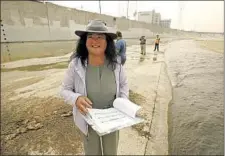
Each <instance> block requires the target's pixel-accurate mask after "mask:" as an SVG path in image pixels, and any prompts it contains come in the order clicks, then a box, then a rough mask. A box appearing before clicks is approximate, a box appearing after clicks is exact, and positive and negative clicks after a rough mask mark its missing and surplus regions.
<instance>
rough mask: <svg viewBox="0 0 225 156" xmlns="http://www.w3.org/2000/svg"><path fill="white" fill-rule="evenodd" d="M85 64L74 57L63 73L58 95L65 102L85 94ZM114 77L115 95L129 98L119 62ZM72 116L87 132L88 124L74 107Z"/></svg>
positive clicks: (74, 100) (124, 76) (70, 101)
mask: <svg viewBox="0 0 225 156" xmlns="http://www.w3.org/2000/svg"><path fill="white" fill-rule="evenodd" d="M86 67H87V62H86V66H85V67H83V66H82V64H81V60H80V59H78V58H74V59H73V60H72V61H71V62H70V64H69V66H68V69H67V71H66V73H65V77H64V80H63V83H62V88H61V90H60V96H61V97H62V98H63V99H64V100H65V102H66V103H69V104H71V105H73V104H75V102H76V100H77V98H78V97H79V96H81V95H83V96H87V91H86V84H85V75H86ZM114 73H115V78H116V86H117V89H116V90H117V92H116V97H122V98H127V99H128V98H129V89H128V83H127V78H126V74H125V72H124V69H123V66H122V65H121V64H119V63H118V64H117V65H116V69H115V70H114ZM73 117H74V122H75V124H76V126H77V127H78V128H79V129H80V130H81V131H82V132H83V133H84V134H85V135H87V134H88V124H87V123H86V121H85V120H84V119H83V117H82V114H81V113H80V111H79V110H78V109H77V108H76V106H74V107H73Z"/></svg>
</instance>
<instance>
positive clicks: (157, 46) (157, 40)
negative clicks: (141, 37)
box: [154, 35, 160, 51]
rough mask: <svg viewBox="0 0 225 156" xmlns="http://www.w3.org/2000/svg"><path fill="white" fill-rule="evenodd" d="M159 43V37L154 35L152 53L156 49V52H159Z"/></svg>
mask: <svg viewBox="0 0 225 156" xmlns="http://www.w3.org/2000/svg"><path fill="white" fill-rule="evenodd" d="M159 41H160V38H159V35H156V39H155V49H154V51H155V50H156V49H157V51H159Z"/></svg>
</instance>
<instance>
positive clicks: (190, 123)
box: [165, 40, 224, 155]
mask: <svg viewBox="0 0 225 156" xmlns="http://www.w3.org/2000/svg"><path fill="white" fill-rule="evenodd" d="M165 58H166V63H167V65H168V71H169V76H170V79H171V81H172V85H173V87H174V88H173V102H172V103H171V104H170V106H169V116H168V117H169V121H168V123H169V154H172V155H184V154H191V155H222V154H224V98H223V94H224V92H223V90H224V88H223V86H224V82H223V76H224V67H223V54H220V53H215V52H212V51H207V50H203V49H200V48H199V46H197V45H196V43H195V42H194V41H192V40H184V41H176V42H172V43H170V44H169V45H168V47H167V50H166V52H165Z"/></svg>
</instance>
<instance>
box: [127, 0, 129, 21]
mask: <svg viewBox="0 0 225 156" xmlns="http://www.w3.org/2000/svg"><path fill="white" fill-rule="evenodd" d="M128 10H129V0H128V1H127V19H128Z"/></svg>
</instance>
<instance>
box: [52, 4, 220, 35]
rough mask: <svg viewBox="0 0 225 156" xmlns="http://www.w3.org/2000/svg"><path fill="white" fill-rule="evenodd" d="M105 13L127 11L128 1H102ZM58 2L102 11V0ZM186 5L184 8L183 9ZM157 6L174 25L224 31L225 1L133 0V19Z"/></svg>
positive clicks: (163, 15)
mask: <svg viewBox="0 0 225 156" xmlns="http://www.w3.org/2000/svg"><path fill="white" fill-rule="evenodd" d="M100 2H101V12H102V14H107V15H111V16H116V17H121V16H126V15H127V6H128V1H100ZM52 3H54V4H58V5H62V6H66V7H70V8H76V9H82V10H85V11H90V12H97V13H99V1H54V2H52ZM180 8H183V9H182V12H181V11H180V10H181V9H180ZM153 9H155V11H156V12H159V13H160V14H161V18H162V19H171V20H172V22H171V28H175V29H184V30H194V31H204V32H224V2H223V1H180V2H179V1H129V10H128V15H129V18H130V19H135V17H134V16H133V14H134V12H135V10H137V11H151V10H153Z"/></svg>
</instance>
